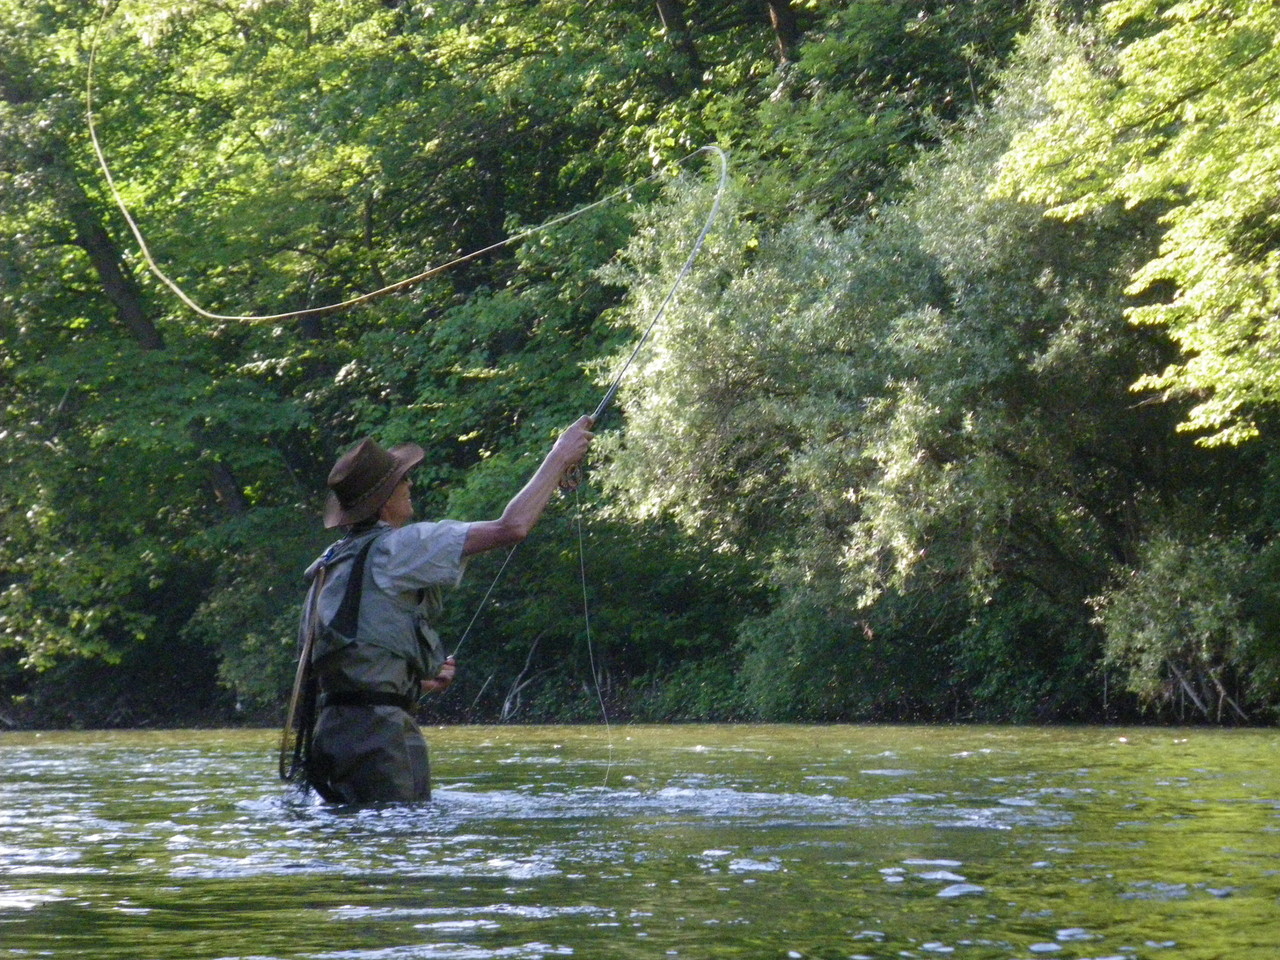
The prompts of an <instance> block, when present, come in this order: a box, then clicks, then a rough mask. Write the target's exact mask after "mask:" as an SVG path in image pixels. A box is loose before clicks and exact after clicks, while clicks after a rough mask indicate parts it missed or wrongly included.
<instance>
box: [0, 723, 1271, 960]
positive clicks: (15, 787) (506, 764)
mask: <svg viewBox="0 0 1280 960" xmlns="http://www.w3.org/2000/svg"><path fill="white" fill-rule="evenodd" d="M428 733H429V738H430V740H431V745H432V763H433V770H434V775H435V780H434V782H435V789H436V794H435V797H434V798H433V800H432V802H431V803H429V804H426V805H423V806H419V807H397V806H388V807H383V808H369V809H331V808H327V807H324V806H321V805H318V804H316V803H314V802H311V801H308V800H307V799H304V798H301V797H298V796H297V795H295V794H290V793H289V792H288V791H286V790H284V789H282V788H281V787H280V786H279V785H278V784H277V782H276V781H275V779H274V755H273V750H274V740H275V734H274V733H273V732H272V731H264V730H249V731H197V732H191V731H171V732H101V733H70V732H68V733H22V732H18V733H4V734H0V958H3V960H9V958H15V960H16V958H24V960H26V958H31V957H54V958H57V960H80V958H84V960H114V958H119V960H215V958H216V960H233V958H234V960H250V958H252V960H266V958H277V960H284V958H289V960H293V958H307V960H445V958H448V960H454V958H467V960H491V958H492V960H497V958H502V960H535V958H543V957H562V956H576V957H580V958H588V960H608V958H622V960H625V958H668V957H687V958H695V960H716V958H742V960H756V958H765V960H768V958H780V960H782V958H785V960H793V958H795V960H798V958H842V960H847V958H855V960H882V958H883V960H887V958H929V957H954V958H964V960H988V958H990V960H997V958H998V960H1021V958H1044V957H1052V958H1062V960H1086V958H1087V960H1098V958H1116V960H1134V958H1150V960H1201V958H1203V960H1210V958H1217V960H1275V958H1277V957H1280V764H1278V763H1277V760H1278V759H1280V733H1278V732H1277V731H1274V730H1266V731H1258V730H1248V731H1210V730H1170V729H1116V728H1097V727H1092V728H1017V727H941V728H939V727H884V726H865V727H864V726H831V727H825V726H661V727H659V726H653V727H632V726H613V727H514V726H510V727H449V728H444V729H438V730H431V731H428Z"/></svg>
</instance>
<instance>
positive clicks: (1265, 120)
mask: <svg viewBox="0 0 1280 960" xmlns="http://www.w3.org/2000/svg"><path fill="white" fill-rule="evenodd" d="M1103 26H1104V32H1103V33H1101V34H1100V35H1097V36H1095V37H1091V38H1090V37H1082V39H1081V40H1080V42H1078V43H1077V45H1076V47H1075V49H1074V50H1073V51H1071V52H1070V53H1068V54H1066V55H1065V56H1063V58H1062V59H1061V60H1060V61H1059V62H1058V63H1057V64H1056V66H1055V68H1054V70H1053V73H1052V75H1051V78H1050V80H1049V82H1048V83H1047V85H1046V94H1047V96H1048V102H1049V108H1050V109H1049V114H1048V115H1047V116H1046V117H1045V118H1044V119H1043V120H1041V121H1040V122H1039V123H1038V124H1037V125H1036V126H1035V127H1034V128H1032V129H1031V130H1029V131H1028V132H1027V133H1025V134H1024V135H1023V136H1021V137H1020V138H1019V139H1018V140H1017V141H1015V144H1014V146H1013V148H1012V149H1011V151H1010V153H1009V155H1008V156H1007V157H1006V159H1005V161H1004V171H1003V175H1002V178H1001V182H1000V185H1001V187H1002V189H1004V190H1005V191H1009V192H1016V193H1018V194H1019V195H1021V196H1024V197H1027V198H1031V199H1037V200H1041V201H1044V202H1046V203H1048V204H1050V205H1051V207H1052V208H1053V209H1052V212H1053V213H1054V214H1055V215H1057V216H1062V217H1067V218H1070V217H1075V216H1079V215H1081V214H1083V213H1084V212H1086V211H1088V210H1093V209H1097V208H1099V207H1100V206H1103V205H1105V204H1108V203H1112V202H1119V203H1123V204H1124V205H1126V206H1130V207H1132V206H1138V205H1147V206H1151V207H1153V208H1155V209H1156V210H1159V211H1160V212H1162V215H1163V216H1162V222H1163V224H1164V227H1165V231H1164V236H1163V242H1162V244H1161V248H1160V251H1159V254H1158V255H1157V256H1156V257H1154V258H1152V259H1150V260H1149V261H1148V262H1147V263H1146V264H1145V265H1143V266H1142V267H1141V268H1140V269H1138V270H1136V271H1135V272H1134V274H1133V279H1132V284H1131V286H1130V291H1131V292H1132V293H1134V294H1144V293H1152V292H1154V293H1155V295H1154V296H1153V297H1152V299H1153V300H1154V302H1150V303H1147V304H1143V305H1141V306H1137V307H1135V308H1134V309H1133V310H1132V311H1131V314H1130V316H1131V318H1132V319H1133V320H1134V321H1135V322H1137V323H1143V324H1153V325H1159V326H1162V327H1165V328H1167V329H1168V331H1169V333H1170V334H1171V335H1172V336H1173V338H1174V339H1175V340H1176V341H1177V342H1178V344H1179V346H1180V347H1181V348H1182V353H1183V356H1182V358H1181V360H1180V361H1179V362H1177V363H1174V364H1171V365H1169V366H1167V367H1165V368H1163V369H1160V370H1150V371H1148V372H1147V373H1146V375H1145V376H1143V377H1142V378H1140V379H1139V380H1138V381H1137V383H1136V385H1135V386H1136V387H1137V388H1138V389H1140V390H1157V391H1160V392H1162V393H1164V394H1166V395H1173V396H1190V397H1194V398H1196V400H1197V401H1198V402H1197V403H1196V404H1195V405H1194V406H1193V407H1192V408H1191V410H1190V412H1189V415H1188V416H1187V419H1186V421H1185V422H1184V428H1186V429H1188V430H1193V431H1197V432H1199V433H1200V434H1201V436H1202V438H1203V440H1204V442H1206V443H1236V442H1239V441H1242V440H1245V439H1248V438H1250V437H1254V436H1256V435H1257V425H1256V419H1255V418H1256V415H1257V413H1258V411H1259V410H1260V408H1264V407H1267V406H1270V405H1272V404H1274V403H1275V401H1276V400H1277V399H1280V393H1278V392H1277V384H1280V366H1278V365H1277V361H1276V359H1275V357H1276V354H1277V351H1276V339H1275V338H1276V331H1275V326H1276V325H1275V318H1276V315H1277V312H1280V284H1278V283H1277V281H1276V276H1277V271H1278V270H1280V249H1278V245H1277V243H1276V237H1277V235H1280V234H1278V232H1277V231H1278V226H1277V220H1276V213H1275V209H1276V203H1277V197H1278V196H1280V194H1278V193H1277V186H1276V183H1277V179H1276V172H1277V171H1278V170H1280V132H1278V131H1280V122H1278V121H1280V113H1278V111H1280V107H1278V106H1277V96H1276V94H1277V91H1280V49H1278V48H1277V37H1280V9H1277V7H1276V6H1275V4H1268V3H1254V2H1250V0H1234V2H1229V3H1205V2H1181V3H1171V2H1158V0H1132V2H1122V3H1115V4H1111V5H1108V6H1107V7H1105V8H1104V17H1103ZM1165 286H1168V287H1169V288H1170V289H1171V290H1172V293H1171V294H1170V293H1162V292H1160V291H1162V290H1163V288H1164V287H1165Z"/></svg>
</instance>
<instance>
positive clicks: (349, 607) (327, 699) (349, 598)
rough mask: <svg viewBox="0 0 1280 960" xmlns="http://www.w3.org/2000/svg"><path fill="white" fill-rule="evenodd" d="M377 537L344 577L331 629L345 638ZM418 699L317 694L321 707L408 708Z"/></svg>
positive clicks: (356, 618)
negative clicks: (343, 585) (344, 588)
mask: <svg viewBox="0 0 1280 960" xmlns="http://www.w3.org/2000/svg"><path fill="white" fill-rule="evenodd" d="M377 539H378V537H377V536H373V537H370V538H369V542H368V543H366V544H365V545H364V546H363V547H361V548H360V552H359V553H357V554H356V559H355V562H354V563H352V565H351V576H349V577H348V578H347V587H346V590H344V591H343V593H342V602H341V603H340V604H339V605H338V612H337V613H336V614H335V615H334V618H333V623H332V624H331V625H330V626H331V628H332V629H333V630H334V631H335V632H337V633H340V634H342V635H343V636H344V637H353V636H355V633H356V626H357V624H358V623H359V622H360V595H361V593H362V591H363V589H364V562H365V559H366V558H367V557H368V556H369V548H370V547H372V546H373V543H374V541H375V540H377ZM416 702H417V698H416V697H412V696H402V695H401V694H398V693H383V692H380V691H375V690H336V691H334V692H333V693H322V694H321V695H320V709H321V710H323V709H324V708H325V707H399V708H400V709H401V710H405V711H408V710H411V709H412V708H413V705H414V704H415V703H416Z"/></svg>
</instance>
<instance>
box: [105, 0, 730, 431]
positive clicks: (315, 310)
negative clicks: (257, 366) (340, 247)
mask: <svg viewBox="0 0 1280 960" xmlns="http://www.w3.org/2000/svg"><path fill="white" fill-rule="evenodd" d="M112 9H113V8H112V7H111V6H108V7H107V8H106V9H105V10H104V12H103V15H102V18H101V19H100V20H99V21H98V25H97V27H95V29H94V31H93V38H92V41H91V43H90V47H89V65H88V71H87V77H86V81H85V116H86V120H87V123H88V128H89V139H90V141H91V142H92V144H93V152H94V155H95V156H96V157H97V160H98V167H99V168H100V169H101V170H102V176H103V179H104V180H105V181H106V184H107V188H108V190H109V191H110V193H111V197H112V199H113V200H114V201H115V204H116V206H117V207H119V209H120V213H121V215H122V216H123V217H124V220H125V223H127V224H128V225H129V231H130V232H131V233H132V234H133V238H134V240H135V241H136V242H137V244H138V250H139V251H140V252H141V254H142V258H143V260H144V261H145V262H146V264H147V268H148V269H149V270H150V271H151V273H152V274H153V275H154V276H155V277H156V279H158V280H159V281H160V282H161V283H163V284H164V285H165V286H166V287H168V288H169V290H171V291H172V292H173V294H174V296H176V297H177V298H178V299H179V300H181V301H182V303H184V304H185V305H186V306H187V307H188V308H189V309H191V310H192V311H194V312H195V313H197V314H199V315H200V316H202V317H205V318H206V319H209V320H235V321H242V322H246V323H271V322H274V321H278V320H290V319H294V318H298V317H307V316H316V315H318V314H323V313H332V312H334V311H337V310H344V309H347V308H348V307H354V306H358V305H360V304H362V303H368V302H369V301H370V300H374V299H377V298H378V297H383V296H386V295H388V294H392V293H397V292H399V291H401V290H405V289H408V288H409V287H412V286H414V285H416V284H419V283H422V282H423V281H424V280H428V279H430V278H431V277H434V276H436V275H438V274H441V273H444V272H445V271H447V270H450V269H452V268H453V267H456V266H459V265H460V264H463V263H466V262H468V261H470V260H474V259H476V258H477V257H482V256H484V255H485V254H487V253H491V252H493V251H495V250H500V249H502V248H503V247H508V246H511V245H512V244H515V243H518V242H519V241H521V240H524V239H526V238H527V237H530V236H533V235H534V234H537V233H541V232H543V231H545V230H550V229H551V228H553V227H556V226H558V225H559V224H562V223H565V222H566V221H569V220H572V219H574V218H575V217H579V216H582V215H583V214H584V213H587V212H589V211H591V210H594V209H596V208H597V207H602V206H604V205H605V204H608V203H611V202H612V201H614V200H616V199H618V198H619V197H622V196H625V195H627V194H629V193H631V192H632V191H633V190H635V189H636V188H637V187H640V186H643V185H644V184H646V183H651V182H653V181H654V180H657V179H658V178H660V177H661V176H662V172H661V171H659V172H657V173H653V174H651V175H649V176H647V177H644V178H643V179H640V180H636V181H635V182H633V183H630V184H628V185H627V186H625V187H622V188H620V189H618V190H615V191H613V192H612V193H610V194H608V195H607V196H605V197H602V198H601V199H599V200H596V201H594V202H593V203H589V204H586V205H585V206H582V207H579V208H577V209H576V210H571V211H570V212H568V213H565V214H562V215H560V216H558V217H554V218H552V219H551V220H548V221H546V222H545V223H541V224H539V225H538V226H536V227H530V228H529V229H528V230H523V231H521V232H520V233H516V234H512V235H511V236H509V237H507V238H505V239H503V240H499V241H498V242H496V243H491V244H489V245H488V246H487V247H482V248H480V249H479V250H473V251H472V252H470V253H467V254H463V255H462V256H460V257H456V258H455V259H453V260H450V261H448V262H447V263H442V264H440V265H438V266H434V267H429V268H428V269H426V270H423V271H422V272H421V273H417V274H414V275H413V276H411V277H406V278H405V279H403V280H399V281H397V282H395V283H391V284H388V285H387V286H384V287H380V288H379V289H377V290H373V291H370V292H369V293H363V294H360V295H358V296H355V297H351V298H349V299H346V300H342V301H339V302H336V303H330V304H325V305H324V306H319V307H306V308H303V309H300V310H288V311H285V312H283V313H272V314H226V313H214V312H213V311H210V310H206V309H205V308H204V307H202V306H200V304H198V303H196V302H195V300H193V299H192V298H191V297H190V296H189V295H188V294H187V292H186V291H185V290H183V289H182V287H181V286H180V285H179V284H178V283H177V282H176V281H174V280H173V279H172V278H170V277H169V276H168V275H167V274H166V273H165V272H164V271H163V270H161V269H160V266H159V264H157V263H156V261H155V258H154V257H153V256H152V255H151V250H150V248H149V247H148V246H147V241H146V238H145V237H144V236H143V234H142V230H141V228H139V226H138V224H137V222H136V221H135V220H134V218H133V215H132V214H131V213H130V211H129V207H128V205H127V204H126V203H125V200H124V197H123V196H121V194H120V190H119V189H118V188H117V186H116V182H115V178H114V177H113V176H112V174H111V168H110V166H109V165H108V164H107V158H106V154H105V152H104V151H103V149H102V144H101V142H100V141H99V139H98V130H97V125H96V123H95V122H94V69H95V66H96V64H97V59H98V40H99V37H100V35H101V33H102V28H103V27H104V26H105V24H106V22H107V20H108V18H109V17H110V16H111V12H112ZM703 153H709V154H712V155H713V156H715V157H716V159H717V160H718V161H719V163H720V179H719V186H718V188H717V190H716V195H715V200H714V202H713V203H712V206H711V212H710V213H709V215H708V216H707V219H706V223H705V224H704V225H703V227H702V231H701V233H700V234H699V235H698V239H697V240H696V242H695V243H694V244H693V248H692V251H691V252H690V254H689V258H688V259H687V260H686V262H685V265H684V268H683V269H682V270H681V271H680V274H679V276H677V277H676V280H675V282H674V283H673V284H672V285H671V289H670V291H669V292H668V294H667V297H666V299H665V300H664V301H663V303H662V306H661V307H660V308H659V310H658V312H657V313H656V314H655V316H654V318H653V321H652V322H651V323H650V324H649V327H648V329H646V330H645V332H644V336H643V337H642V338H641V340H640V342H639V343H638V344H637V345H636V349H635V351H633V352H632V354H631V356H630V357H628V358H627V361H626V363H625V364H624V365H623V368H622V371H621V372H620V373H619V374H618V376H617V378H615V380H614V382H613V383H612V385H611V386H610V388H609V392H608V393H607V394H606V396H605V398H604V400H602V401H601V404H600V407H599V408H598V409H597V411H596V417H597V419H598V418H599V416H600V414H601V413H603V411H604V410H605V408H606V407H607V406H608V405H609V403H610V402H611V401H612V400H613V395H614V394H615V393H616V392H617V389H618V385H619V384H620V383H621V380H622V373H625V371H626V369H627V367H629V366H630V365H631V361H632V360H633V359H635V354H636V353H637V352H639V349H640V347H641V346H643V345H644V342H645V341H646V340H647V339H648V337H649V333H650V332H651V331H652V329H653V326H654V324H656V323H657V321H658V319H659V318H660V317H661V315H662V314H663V313H664V312H665V310H666V307H667V305H668V304H669V303H670V302H671V299H672V298H673V297H674V295H675V292H676V290H677V289H678V288H679V286H680V284H681V283H682V282H683V280H684V278H685V276H686V275H687V274H688V272H689V270H690V268H691V267H692V266H693V261H694V260H695V259H696V258H697V255H698V251H699V250H700V249H701V247H702V242H703V240H705V239H706V236H707V233H708V231H709V230H710V229H711V225H712V223H714V221H715V218H716V215H717V213H718V211H719V208H720V199H721V197H722V196H723V195H724V191H725V185H726V182H727V179H728V170H729V161H728V158H727V157H726V156H725V154H724V151H723V150H721V149H720V147H718V146H716V145H714V144H710V145H708V146H705V147H700V148H698V149H697V150H695V151H693V152H692V153H690V154H688V155H686V156H684V157H682V158H680V159H679V160H677V161H675V166H677V167H681V166H684V165H685V164H687V163H689V161H691V160H692V159H693V158H694V157H697V156H699V155H700V154H703Z"/></svg>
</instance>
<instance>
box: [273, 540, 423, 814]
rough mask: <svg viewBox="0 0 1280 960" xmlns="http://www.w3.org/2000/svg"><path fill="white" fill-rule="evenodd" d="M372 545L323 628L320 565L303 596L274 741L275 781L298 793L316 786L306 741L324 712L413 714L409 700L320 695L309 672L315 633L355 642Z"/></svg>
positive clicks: (370, 694) (324, 571) (364, 549)
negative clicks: (362, 709)
mask: <svg viewBox="0 0 1280 960" xmlns="http://www.w3.org/2000/svg"><path fill="white" fill-rule="evenodd" d="M377 539H378V535H377V534H374V535H372V536H370V537H369V539H368V542H366V543H365V544H364V545H363V546H361V547H360V550H359V552H358V553H357V554H356V555H355V559H354V560H353V561H352V565H351V573H350V575H349V576H348V577H347V584H346V589H345V590H344V591H343V593H342V602H341V603H340V604H339V605H338V612H337V614H336V615H335V616H334V618H333V621H332V622H331V623H329V624H321V623H320V622H319V619H320V617H319V606H320V594H321V593H322V592H323V590H324V585H325V581H326V580H327V579H328V573H329V568H328V567H327V566H324V565H322V566H321V567H320V568H319V570H317V571H316V576H315V579H314V580H313V581H312V584H311V590H310V592H309V593H308V595H307V611H306V617H305V620H304V624H303V628H302V635H301V644H300V648H299V651H298V669H297V671H296V673H295V674H294V681H293V693H292V694H291V695H290V697H289V708H288V712H287V714H286V715H285V723H284V730H283V731H282V733H281V737H280V760H279V768H280V779H281V780H284V781H285V782H286V783H297V784H299V785H301V786H303V787H304V788H314V787H315V786H316V783H315V778H314V777H312V776H311V771H312V755H311V746H312V736H313V734H314V732H315V723H316V717H317V715H318V713H319V711H320V710H322V709H324V708H325V707H327V706H384V705H385V706H394V707H400V708H401V709H402V710H405V711H408V710H411V709H412V708H413V704H414V698H413V697H408V696H398V695H396V694H392V693H379V692H376V691H364V690H350V691H339V692H334V693H325V694H321V693H320V683H319V678H318V677H317V676H316V673H315V670H314V669H313V668H312V666H311V655H312V651H313V650H314V649H315V641H316V636H317V634H318V633H320V632H321V631H334V632H336V633H338V634H339V635H341V636H348V637H350V636H355V633H356V625H357V624H358V623H359V620H360V597H361V593H362V588H363V584H364V566H365V560H366V559H367V558H368V556H369V550H370V548H372V547H373V544H374V542H375V541H376V540H377ZM322 795H323V794H322Z"/></svg>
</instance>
